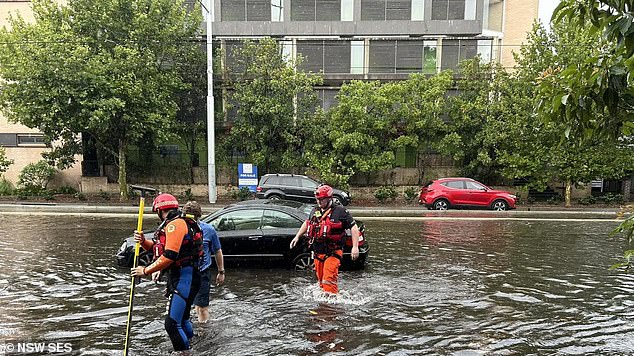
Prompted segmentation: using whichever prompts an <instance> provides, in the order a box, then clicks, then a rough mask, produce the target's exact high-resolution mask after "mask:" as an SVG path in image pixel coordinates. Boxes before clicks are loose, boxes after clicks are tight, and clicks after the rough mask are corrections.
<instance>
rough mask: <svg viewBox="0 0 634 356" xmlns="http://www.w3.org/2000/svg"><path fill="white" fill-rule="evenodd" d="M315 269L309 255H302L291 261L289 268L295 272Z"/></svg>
mask: <svg viewBox="0 0 634 356" xmlns="http://www.w3.org/2000/svg"><path fill="white" fill-rule="evenodd" d="M314 267H315V262H314V261H313V259H312V258H311V254H310V253H307V252H306V253H302V254H300V255H299V256H297V257H295V258H294V259H293V262H292V263H291V268H292V269H294V270H295V271H312V270H313V269H314Z"/></svg>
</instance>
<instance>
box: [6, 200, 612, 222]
mask: <svg viewBox="0 0 634 356" xmlns="http://www.w3.org/2000/svg"><path fill="white" fill-rule="evenodd" d="M224 206H225V204H215V205H212V204H203V213H205V214H211V213H214V212H216V211H218V210H220V209H222V208H223V207H224ZM348 210H349V211H350V213H351V214H352V215H353V216H354V217H356V218H359V219H361V218H366V219H368V218H376V219H378V220H383V219H386V218H413V219H416V218H420V219H434V218H441V219H451V218H471V219H474V220H477V219H485V220H486V219H500V218H502V219H522V218H526V219H531V218H534V219H608V220H613V219H616V218H617V214H618V212H619V211H620V209H619V208H618V207H609V208H607V207H606V208H596V207H588V208H579V207H575V208H569V209H565V208H562V207H542V206H525V207H519V208H518V209H515V210H510V211H501V212H500V211H491V210H466V209H452V210H447V211H434V210H428V209H426V208H424V207H412V206H402V207H399V206H385V207H376V206H372V207H370V206H354V205H353V206H350V207H348ZM138 211H139V208H138V206H134V205H122V204H103V203H100V204H94V203H92V204H90V203H48V202H5V203H0V215H92V216H117V215H121V216H125V215H137V214H138ZM144 214H152V215H153V213H152V211H151V207H149V206H147V205H146V207H145V209H144Z"/></svg>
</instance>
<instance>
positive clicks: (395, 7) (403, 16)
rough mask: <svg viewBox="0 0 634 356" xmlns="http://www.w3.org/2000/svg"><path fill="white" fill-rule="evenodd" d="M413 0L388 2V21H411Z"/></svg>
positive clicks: (391, 0)
mask: <svg viewBox="0 0 634 356" xmlns="http://www.w3.org/2000/svg"><path fill="white" fill-rule="evenodd" d="M410 3H411V0H387V6H386V7H387V10H386V20H410V19H411V17H412V11H411V5H410Z"/></svg>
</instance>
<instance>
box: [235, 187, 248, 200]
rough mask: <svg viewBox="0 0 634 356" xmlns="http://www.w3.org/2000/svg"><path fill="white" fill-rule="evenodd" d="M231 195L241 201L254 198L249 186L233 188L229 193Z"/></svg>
mask: <svg viewBox="0 0 634 356" xmlns="http://www.w3.org/2000/svg"><path fill="white" fill-rule="evenodd" d="M229 194H230V196H231V197H232V198H233V199H235V200H239V201H243V200H249V199H252V198H253V193H252V192H251V190H249V187H242V188H240V189H232V190H231V192H230V193H229Z"/></svg>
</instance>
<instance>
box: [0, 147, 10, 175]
mask: <svg viewBox="0 0 634 356" xmlns="http://www.w3.org/2000/svg"><path fill="white" fill-rule="evenodd" d="M12 164H13V160H12V159H7V154H6V151H5V150H4V147H0V174H2V173H4V172H6V171H7V169H9V166H10V165H12Z"/></svg>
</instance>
